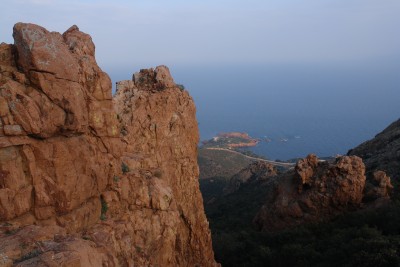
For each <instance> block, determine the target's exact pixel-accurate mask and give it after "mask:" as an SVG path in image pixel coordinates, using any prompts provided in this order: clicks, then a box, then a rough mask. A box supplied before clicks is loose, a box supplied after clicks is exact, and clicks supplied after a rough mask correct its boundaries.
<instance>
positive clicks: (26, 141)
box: [0, 23, 216, 266]
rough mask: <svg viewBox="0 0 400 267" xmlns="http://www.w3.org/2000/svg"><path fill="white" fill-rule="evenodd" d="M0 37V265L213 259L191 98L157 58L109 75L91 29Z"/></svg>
mask: <svg viewBox="0 0 400 267" xmlns="http://www.w3.org/2000/svg"><path fill="white" fill-rule="evenodd" d="M13 36H14V39H15V44H14V45H9V44H4V43H2V44H1V45H0V117H1V120H0V266H13V265H16V266H215V265H216V263H215V261H214V255H213V251H212V246H211V237H210V231H209V228H208V222H207V220H206V217H205V215H204V210H203V206H202V199H201V195H200V191H199V186H198V180H197V178H198V166H197V162H196V156H197V142H198V139H199V137H198V129H197V122H196V119H195V106H194V103H193V100H192V98H191V97H190V96H189V94H188V93H187V92H186V91H181V90H180V89H179V88H178V87H177V86H176V85H175V83H174V81H173V79H172V78H171V76H170V74H169V71H168V68H166V67H164V66H160V67H157V68H156V69H154V70H153V69H149V70H141V71H140V72H139V73H137V74H135V75H134V77H133V80H132V81H123V82H120V83H119V84H118V91H117V93H116V96H115V97H114V98H113V97H112V94H111V81H110V79H109V77H108V75H107V74H106V73H104V72H103V71H102V70H101V69H100V68H99V67H98V65H97V63H96V61H95V57H94V52H95V46H94V44H93V42H92V40H91V37H90V36H89V35H87V34H85V33H82V32H80V31H79V29H78V28H77V27H76V26H73V27H71V28H70V29H69V30H67V31H66V32H65V33H64V34H62V35H61V34H59V33H56V32H48V31H47V30H46V29H44V28H42V27H39V26H37V25H33V24H23V23H18V24H16V25H15V27H14V34H13Z"/></svg>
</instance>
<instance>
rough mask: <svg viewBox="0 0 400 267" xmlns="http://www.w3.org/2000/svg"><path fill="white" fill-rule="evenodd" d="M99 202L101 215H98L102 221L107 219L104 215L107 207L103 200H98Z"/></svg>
mask: <svg viewBox="0 0 400 267" xmlns="http://www.w3.org/2000/svg"><path fill="white" fill-rule="evenodd" d="M100 201H101V214H100V220H102V221H104V220H106V219H107V217H106V213H107V211H108V205H107V202H106V201H105V200H104V198H102V197H101V198H100Z"/></svg>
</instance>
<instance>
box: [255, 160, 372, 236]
mask: <svg viewBox="0 0 400 267" xmlns="http://www.w3.org/2000/svg"><path fill="white" fill-rule="evenodd" d="M365 179H366V178H365V166H364V164H363V162H362V160H361V158H359V157H356V156H345V157H340V158H337V159H336V161H335V162H334V163H329V162H326V161H319V160H318V158H317V157H316V156H315V155H309V156H307V158H305V159H302V160H299V161H298V163H297V165H296V167H295V169H294V170H292V171H289V172H287V173H285V174H283V175H281V176H279V177H277V179H273V180H271V182H270V184H269V185H268V186H267V187H268V192H267V194H266V201H265V203H264V205H263V206H262V208H261V210H260V211H259V213H258V214H257V215H256V217H255V219H254V222H255V223H256V225H258V227H259V228H260V229H261V230H263V231H267V232H273V231H279V230H283V229H286V228H290V227H293V226H296V225H300V224H304V223H311V222H319V221H324V220H327V219H330V218H333V217H334V216H336V215H338V214H340V213H343V212H345V211H351V210H354V209H356V208H359V207H360V206H361V204H362V199H363V190H364V186H365Z"/></svg>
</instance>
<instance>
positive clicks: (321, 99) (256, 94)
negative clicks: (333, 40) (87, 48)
mask: <svg viewBox="0 0 400 267" xmlns="http://www.w3.org/2000/svg"><path fill="white" fill-rule="evenodd" d="M169 67H170V70H171V73H172V75H173V77H174V79H175V82H176V83H179V84H183V85H184V86H185V88H186V90H188V91H189V93H190V94H191V96H192V97H193V98H194V101H195V103H196V107H197V120H198V123H199V129H200V136H201V140H207V139H210V138H212V137H213V136H215V135H217V134H218V133H219V132H231V131H240V132H246V133H248V134H249V135H250V136H251V137H254V138H259V139H260V143H259V144H258V145H257V146H256V147H252V148H249V150H251V151H252V152H254V153H256V154H259V155H262V156H265V157H267V158H269V159H274V160H277V159H279V160H289V159H293V158H299V157H305V156H306V155H308V154H310V153H314V154H316V155H318V156H319V157H331V156H336V155H343V154H346V153H347V152H348V150H349V149H351V148H354V147H355V146H357V145H359V144H361V143H362V142H364V141H366V140H369V139H371V138H373V137H374V136H375V135H376V134H378V133H379V132H381V131H382V130H383V129H384V128H386V127H387V126H388V125H389V124H390V123H391V122H393V121H395V120H397V119H398V118H399V117H400V71H399V70H400V61H397V60H382V61H373V62H356V63H354V62H352V63H346V64H345V63H342V64H340V63H337V64H317V63H313V64H229V65H223V64H213V65H189V66H187V65H186V66H179V65H177V66H174V65H173V66H169ZM129 78H130V77H129Z"/></svg>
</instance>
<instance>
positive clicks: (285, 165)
mask: <svg viewBox="0 0 400 267" xmlns="http://www.w3.org/2000/svg"><path fill="white" fill-rule="evenodd" d="M205 149H208V150H220V151H227V152H230V153H235V154H239V155H242V156H243V157H246V158H248V159H253V160H258V161H264V162H267V163H270V164H272V165H275V166H281V167H285V168H293V167H294V166H295V165H296V164H295V163H288V162H278V161H273V160H267V159H262V158H256V157H251V156H248V155H245V154H243V153H240V152H237V151H235V150H231V149H228V148H220V147H207V148H205Z"/></svg>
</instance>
